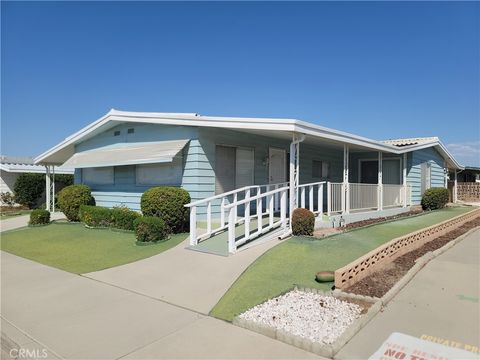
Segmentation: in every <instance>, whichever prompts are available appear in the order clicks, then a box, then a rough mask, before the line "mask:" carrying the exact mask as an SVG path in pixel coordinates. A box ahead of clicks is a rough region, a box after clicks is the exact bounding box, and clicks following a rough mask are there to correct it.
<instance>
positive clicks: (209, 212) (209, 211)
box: [207, 201, 212, 234]
mask: <svg viewBox="0 0 480 360" xmlns="http://www.w3.org/2000/svg"><path fill="white" fill-rule="evenodd" d="M211 232H212V202H211V201H209V202H207V234H210V233H211Z"/></svg>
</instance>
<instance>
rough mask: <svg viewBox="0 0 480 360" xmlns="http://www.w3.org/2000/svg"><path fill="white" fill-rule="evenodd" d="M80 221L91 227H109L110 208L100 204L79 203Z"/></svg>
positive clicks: (111, 223) (110, 223) (111, 219)
mask: <svg viewBox="0 0 480 360" xmlns="http://www.w3.org/2000/svg"><path fill="white" fill-rule="evenodd" d="M79 218H80V221H81V222H83V223H84V224H85V225H87V226H92V227H110V226H112V225H113V216H112V210H111V209H109V208H106V207H102V206H92V205H80V211H79Z"/></svg>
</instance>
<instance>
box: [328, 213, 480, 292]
mask: <svg viewBox="0 0 480 360" xmlns="http://www.w3.org/2000/svg"><path fill="white" fill-rule="evenodd" d="M477 216H480V209H475V210H472V211H470V212H468V213H466V214H462V215H459V216H456V217H454V218H453V219H449V220H446V221H443V222H441V223H439V224H435V225H432V226H430V227H428V228H424V229H421V230H418V231H415V232H413V233H410V234H407V235H404V236H401V237H399V238H396V239H393V240H391V241H389V242H387V243H386V244H383V245H382V246H379V247H378V248H376V249H374V250H372V251H370V252H369V253H368V254H366V255H364V256H362V257H360V258H358V259H357V260H355V261H353V262H351V263H350V264H348V265H346V266H344V267H342V268H340V269H338V270H336V271H335V288H337V289H342V288H346V287H349V286H351V285H353V284H354V283H356V282H358V281H360V280H362V279H363V278H365V277H366V276H368V275H370V274H371V273H373V272H375V271H378V270H380V269H381V268H382V267H383V266H385V265H386V264H388V263H390V262H391V261H393V260H395V259H396V258H398V257H400V256H402V255H404V254H406V253H408V252H410V251H412V250H415V249H417V248H419V247H421V246H422V245H423V244H425V243H427V242H429V241H431V240H433V239H434V238H436V237H438V236H442V235H444V234H446V233H447V232H449V231H451V230H454V229H456V228H458V227H460V226H461V225H463V224H464V223H466V222H468V221H470V220H473V219H474V218H476V217H477Z"/></svg>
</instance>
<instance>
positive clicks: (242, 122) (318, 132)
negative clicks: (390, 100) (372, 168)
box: [35, 109, 463, 169]
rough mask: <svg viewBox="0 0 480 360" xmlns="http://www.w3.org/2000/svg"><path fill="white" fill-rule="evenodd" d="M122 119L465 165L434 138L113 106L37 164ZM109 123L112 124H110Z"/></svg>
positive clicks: (59, 157) (55, 161) (58, 158)
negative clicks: (278, 136) (390, 140)
mask: <svg viewBox="0 0 480 360" xmlns="http://www.w3.org/2000/svg"><path fill="white" fill-rule="evenodd" d="M119 122H140V123H153V124H164V125H180V126H199V127H219V128H226V129H238V130H266V131H272V132H287V133H290V134H291V133H300V134H305V135H310V136H314V137H317V138H323V139H329V140H333V141H338V142H342V143H347V144H350V145H357V146H361V147H365V148H367V149H371V150H377V151H385V152H389V153H392V154H403V153H405V152H410V151H413V150H419V149H422V148H425V147H431V146H435V147H436V148H437V150H439V151H440V153H441V154H442V155H443V156H444V157H446V158H447V161H449V162H450V163H451V164H450V165H451V168H458V169H462V168H463V167H462V166H461V165H460V164H459V163H458V162H457V161H456V160H455V159H454V158H453V157H452V156H451V155H450V153H449V152H448V151H447V149H446V148H445V146H443V144H442V143H441V142H440V141H439V140H435V141H432V142H429V143H423V144H417V145H409V146H402V147H398V146H394V145H391V144H387V143H385V142H382V141H376V140H372V139H368V138H365V137H362V136H358V135H354V134H350V133H347V132H343V131H338V130H334V129H330V128H326V127H323V126H319V125H316V124H311V123H308V122H305V121H301V120H296V119H276V118H272V119H270V118H243V117H216V116H202V115H198V114H193V113H153V112H152V113H150V112H128V111H119V110H114V109H112V110H110V111H109V112H108V113H107V114H106V115H104V116H103V117H101V118H99V119H98V120H96V121H94V122H93V123H92V124H90V125H88V126H86V127H84V128H83V129H81V130H80V131H78V132H76V133H74V134H73V135H71V136H69V137H67V138H66V139H65V140H64V141H62V142H60V143H59V144H57V145H55V146H54V147H52V148H51V149H49V150H47V151H46V152H44V153H42V154H41V155H39V156H38V157H37V158H36V159H35V163H36V164H50V165H59V164H62V163H63V162H65V161H66V160H67V159H68V158H70V157H71V156H72V155H73V154H74V145H75V144H76V143H79V142H80V141H83V140H85V139H87V138H89V137H91V136H94V135H95V134H96V132H97V131H100V130H102V131H103V130H106V128H109V127H112V126H114V125H116V124H118V123H119ZM108 123H110V124H108Z"/></svg>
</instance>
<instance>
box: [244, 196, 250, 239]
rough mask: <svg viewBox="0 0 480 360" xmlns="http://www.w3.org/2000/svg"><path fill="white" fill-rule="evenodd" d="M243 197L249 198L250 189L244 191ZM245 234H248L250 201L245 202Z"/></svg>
mask: <svg viewBox="0 0 480 360" xmlns="http://www.w3.org/2000/svg"><path fill="white" fill-rule="evenodd" d="M245 199H246V200H248V199H250V189H247V191H246V192H245ZM244 223H245V235H246V236H247V237H248V236H249V235H250V201H247V202H246V203H245V221H244Z"/></svg>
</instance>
